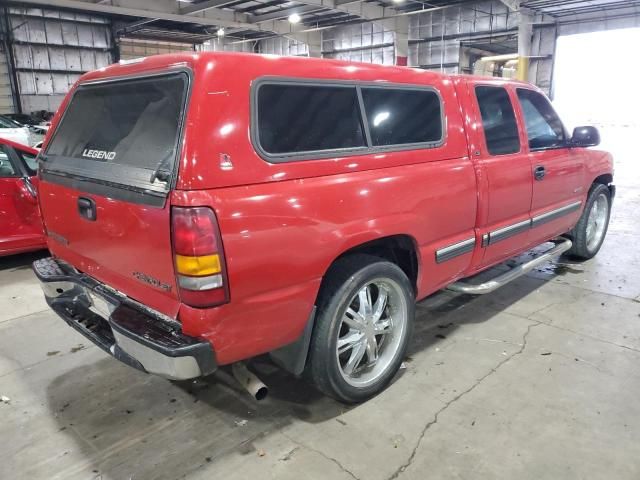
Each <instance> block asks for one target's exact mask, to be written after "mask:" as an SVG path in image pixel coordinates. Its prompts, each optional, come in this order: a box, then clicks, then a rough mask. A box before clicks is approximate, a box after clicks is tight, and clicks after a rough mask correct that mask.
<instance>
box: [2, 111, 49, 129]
mask: <svg viewBox="0 0 640 480" xmlns="http://www.w3.org/2000/svg"><path fill="white" fill-rule="evenodd" d="M5 117H9V118H10V119H11V120H13V121H15V122H18V123H20V124H21V125H27V126H29V125H40V124H41V123H42V122H43V120H42V119H40V118H37V117H34V116H33V115H29V114H28V113H7V114H6V115H5Z"/></svg>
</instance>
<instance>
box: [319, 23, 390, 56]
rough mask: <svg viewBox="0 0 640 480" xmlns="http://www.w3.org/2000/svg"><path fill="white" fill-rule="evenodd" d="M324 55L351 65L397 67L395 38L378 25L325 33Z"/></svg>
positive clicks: (339, 28) (358, 26) (372, 24)
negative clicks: (363, 64)
mask: <svg viewBox="0 0 640 480" xmlns="http://www.w3.org/2000/svg"><path fill="white" fill-rule="evenodd" d="M322 55H323V57H325V58H335V59H338V60H347V61H351V62H367V63H378V64H381V65H393V64H394V63H395V49H394V34H393V32H392V31H390V30H387V29H385V28H384V27H383V26H382V25H381V24H379V23H372V22H367V23H361V24H357V25H348V26H345V27H336V28H332V29H330V30H325V31H323V32H322Z"/></svg>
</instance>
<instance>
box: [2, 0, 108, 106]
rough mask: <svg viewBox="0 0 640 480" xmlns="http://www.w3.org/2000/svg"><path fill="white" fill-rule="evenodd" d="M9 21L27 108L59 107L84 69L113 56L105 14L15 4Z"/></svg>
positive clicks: (92, 67) (104, 64)
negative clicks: (62, 10)
mask: <svg viewBox="0 0 640 480" xmlns="http://www.w3.org/2000/svg"><path fill="white" fill-rule="evenodd" d="M9 22H10V25H11V28H12V30H13V42H14V45H13V50H14V57H15V63H16V70H17V76H18V89H19V91H20V95H21V100H22V109H23V111H25V112H32V111H35V110H43V109H45V110H51V111H53V110H55V109H57V108H58V106H59V103H60V101H61V100H62V98H63V96H64V94H66V93H67V92H68V91H69V88H70V86H71V85H73V83H74V82H75V81H76V80H77V79H78V77H79V75H80V74H81V73H83V72H86V71H90V70H95V69H96V68H101V67H104V66H107V65H109V64H110V63H111V62H112V58H111V52H110V48H111V33H110V24H109V22H108V20H107V19H105V18H102V17H99V16H95V15H87V14H78V13H73V12H60V11H57V10H49V9H39V8H18V7H12V8H10V9H9Z"/></svg>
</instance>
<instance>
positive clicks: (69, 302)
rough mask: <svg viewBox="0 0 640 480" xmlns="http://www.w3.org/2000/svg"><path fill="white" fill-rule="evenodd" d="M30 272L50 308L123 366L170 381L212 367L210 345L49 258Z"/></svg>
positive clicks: (209, 369)
mask: <svg viewBox="0 0 640 480" xmlns="http://www.w3.org/2000/svg"><path fill="white" fill-rule="evenodd" d="M33 271H34V272H35V274H36V276H37V277H38V279H39V280H40V282H41V286H42V291H43V292H44V296H45V299H46V301H47V303H48V304H49V306H50V307H51V308H52V309H53V311H55V312H56V313H57V314H58V315H59V316H60V317H61V318H62V319H63V320H64V321H65V322H67V323H68V324H69V325H70V326H71V327H73V328H74V329H76V330H77V331H78V332H80V333H81V334H82V335H84V336H85V337H87V338H88V339H89V340H91V341H92V342H93V343H95V344H96V345H97V346H98V347H100V348H102V349H103V350H104V351H105V352H107V353H109V354H110V355H112V356H114V357H115V358H117V359H118V360H120V361H122V362H124V363H126V364H127V365H129V366H131V367H134V368H136V369H138V370H142V371H144V372H147V373H153V374H156V375H160V376H162V377H165V378H169V379H171V380H186V379H189V378H196V377H200V376H204V375H209V374H210V373H212V372H213V371H215V369H216V361H215V354H214V352H213V348H212V347H211V344H210V343H209V342H207V341H203V340H200V339H197V338H194V337H189V336H187V335H184V334H183V333H182V332H181V331H180V328H179V324H178V323H177V322H175V321H173V320H170V319H166V318H164V317H163V316H162V315H161V314H155V315H154V312H153V311H152V310H151V309H149V308H147V307H144V306H142V305H140V304H138V303H137V302H134V301H133V300H130V299H128V298H127V297H125V296H124V295H121V294H118V293H117V292H115V291H114V290H112V289H110V288H109V287H107V286H105V285H104V284H101V283H100V282H98V281H96V280H95V279H93V278H91V277H89V276H87V275H84V274H82V273H79V272H77V271H75V270H74V269H73V268H72V267H70V266H68V265H66V264H64V263H62V262H59V261H57V260H55V259H53V258H51V257H49V258H43V259H40V260H36V261H35V262H34V263H33Z"/></svg>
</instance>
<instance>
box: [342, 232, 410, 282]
mask: <svg viewBox="0 0 640 480" xmlns="http://www.w3.org/2000/svg"><path fill="white" fill-rule="evenodd" d="M354 253H364V254H368V255H373V256H376V257H380V258H383V259H385V260H388V261H389V262H392V263H395V264H396V265H398V266H399V267H400V268H401V269H402V271H403V272H404V273H405V275H407V277H408V278H409V281H410V282H411V285H412V286H413V289H414V292H417V284H418V253H417V248H416V243H415V240H414V239H413V238H412V237H410V236H409V235H392V236H389V237H383V238H378V239H376V240H372V241H370V242H366V243H363V244H360V245H357V246H355V247H353V248H350V249H349V250H347V251H346V252H344V253H342V254H341V255H340V256H339V257H338V258H336V259H335V260H334V261H333V263H332V265H333V264H334V263H335V262H336V261H338V260H339V259H341V258H344V257H346V256H348V255H353V254H354Z"/></svg>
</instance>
